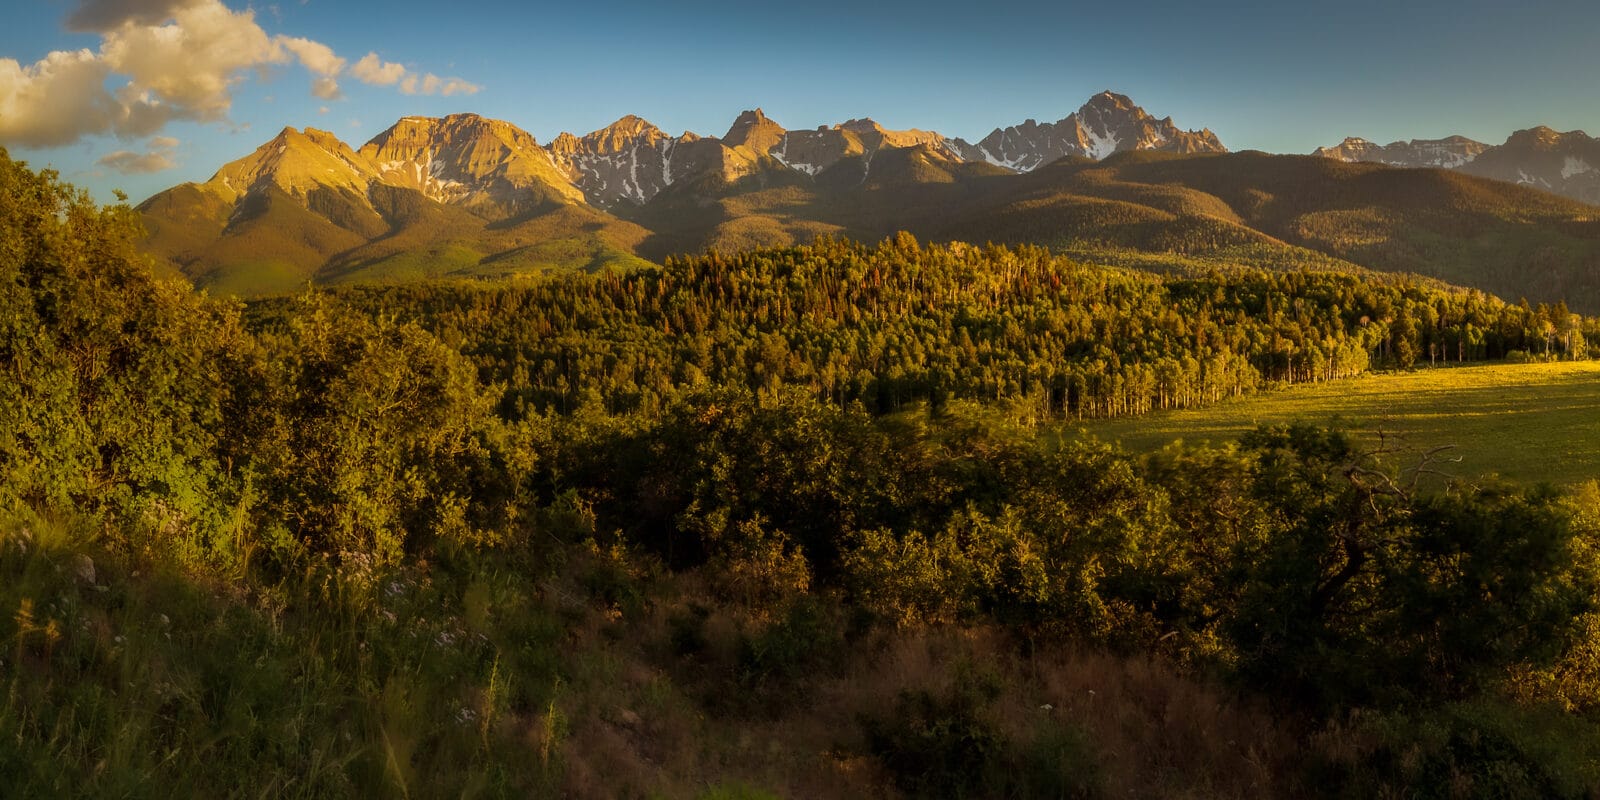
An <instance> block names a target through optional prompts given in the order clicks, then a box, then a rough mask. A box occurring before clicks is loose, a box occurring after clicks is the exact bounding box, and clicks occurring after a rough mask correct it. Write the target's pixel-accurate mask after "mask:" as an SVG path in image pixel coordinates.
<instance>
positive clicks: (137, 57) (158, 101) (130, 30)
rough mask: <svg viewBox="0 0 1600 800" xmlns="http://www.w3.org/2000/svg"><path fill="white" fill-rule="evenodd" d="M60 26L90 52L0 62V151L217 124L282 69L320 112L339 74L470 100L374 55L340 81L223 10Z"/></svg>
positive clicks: (102, 12)
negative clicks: (301, 82) (307, 90)
mask: <svg viewBox="0 0 1600 800" xmlns="http://www.w3.org/2000/svg"><path fill="white" fill-rule="evenodd" d="M68 26H69V27H71V28H72V29H73V30H80V31H92V32H95V33H98V34H100V36H101V44H100V49H99V51H98V52H96V51H91V50H88V49H84V50H78V51H72V52H67V51H57V52H53V53H50V54H49V55H47V56H46V57H45V58H43V59H41V60H39V61H38V62H35V63H33V64H30V65H26V66H24V65H23V64H21V63H19V62H18V61H16V60H14V59H8V58H0V142H6V143H15V144H21V145H24V146H31V147H51V146H60V145H67V144H71V143H73V142H75V141H78V140H79V139H81V138H83V137H85V136H97V135H104V134H115V135H117V136H120V137H124V138H129V137H139V136H148V135H151V134H154V133H156V132H158V131H160V130H161V129H162V128H163V127H164V126H165V125H166V124H167V123H168V122H170V121H172V120H179V119H184V120H197V121H201V122H226V120H227V119H228V112H229V111H230V110H231V108H232V106H233V92H234V90H235V89H236V88H237V87H238V85H239V84H240V83H242V82H244V81H245V80H247V79H248V78H249V76H250V74H251V72H252V71H256V72H258V73H261V74H265V70H266V69H267V68H268V67H271V66H273V65H277V64H284V63H288V62H291V61H298V62H299V63H300V64H301V65H302V66H304V67H305V69H306V70H307V71H308V72H310V73H311V76H312V81H311V94H312V95H314V96H316V97H317V98H320V99H323V100H336V99H339V98H340V97H341V96H342V92H341V91H340V87H339V80H338V79H339V77H340V76H342V75H344V74H345V73H346V72H347V71H348V73H349V74H350V75H352V76H353V77H355V78H356V79H357V80H360V81H362V82H363V83H368V84H373V85H378V86H394V85H396V84H399V88H400V90H401V91H402V92H404V93H406V94H429V95H431V94H442V95H445V96H450V95H456V94H473V93H476V92H477V91H478V89H479V87H478V86H476V85H474V84H471V83H468V82H467V81H464V80H461V79H459V78H440V77H438V76H436V75H433V74H432V73H427V74H422V75H418V74H415V73H412V72H411V71H410V70H408V69H407V68H406V67H405V66H403V65H401V64H396V63H389V62H384V61H383V60H382V59H380V58H379V57H378V55H377V54H376V53H368V54H367V55H366V57H364V58H362V59H361V60H360V61H358V62H356V63H355V64H354V65H349V66H348V70H347V62H346V60H345V59H344V58H341V57H340V56H339V55H338V54H337V53H335V52H334V50H333V49H332V48H331V47H328V46H327V45H325V44H322V43H321V42H317V41H313V40H311V39H306V38H303V37H297V36H285V35H276V36H273V35H269V34H268V33H267V32H266V31H265V30H263V29H262V28H261V26H260V25H259V24H258V23H257V22H256V15H255V12H254V11H251V10H249V9H246V10H243V11H234V10H232V9H230V8H228V7H227V6H226V5H224V4H223V3H222V0H81V2H80V3H79V4H78V7H77V8H76V9H75V10H74V11H73V12H72V13H71V15H70V16H69V18H68ZM108 83H110V84H112V85H111V86H110V87H108V85H107V84H108ZM134 155H138V154H134ZM124 161H126V160H125V159H124V160H122V161H119V162H118V163H124ZM127 163H132V162H127ZM146 163H149V164H153V163H156V162H155V161H149V162H146Z"/></svg>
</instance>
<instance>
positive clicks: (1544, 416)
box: [1081, 361, 1600, 484]
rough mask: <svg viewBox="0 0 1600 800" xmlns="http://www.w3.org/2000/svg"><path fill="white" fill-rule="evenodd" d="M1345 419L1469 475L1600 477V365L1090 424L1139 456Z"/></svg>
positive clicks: (1363, 383) (1352, 386)
mask: <svg viewBox="0 0 1600 800" xmlns="http://www.w3.org/2000/svg"><path fill="white" fill-rule="evenodd" d="M1293 421H1304V422H1313V423H1318V424H1330V423H1336V424H1338V425H1339V426H1340V427H1343V428H1345V429H1346V430H1350V431H1353V432H1357V433H1359V434H1361V435H1363V436H1367V437H1375V436H1376V435H1378V434H1379V433H1380V432H1381V433H1382V434H1384V435H1386V436H1388V435H1398V436H1400V437H1403V439H1404V441H1405V442H1406V443H1407V444H1408V445H1409V446H1411V447H1416V448H1427V447H1433V446H1437V445H1445V444H1451V445H1455V449H1454V450H1453V451H1451V453H1452V456H1453V457H1457V458H1459V459H1460V461H1459V462H1458V463H1455V464H1449V465H1445V466H1444V469H1445V470H1446V471H1448V472H1450V473H1451V474H1454V475H1456V476H1459V477H1474V476H1479V475H1485V474H1489V473H1498V474H1499V475H1501V476H1503V477H1506V478H1510V479H1514V480H1519V481H1528V482H1537V481H1548V482H1550V483H1555V484H1571V483H1577V482H1581V481H1585V480H1589V479H1600V362H1594V361H1588V362H1567V363H1558V364H1494V365H1487V366H1466V367H1446V368H1435V369H1420V370H1417V371H1415V372H1408V373H1384V374H1375V375H1366V376H1363V377H1359V378H1354V379H1351V380H1346V381H1336V382H1332V383H1324V384H1319V385H1314V386H1296V387H1292V388H1290V389H1287V390H1284V391H1281V392H1274V393H1270V394H1263V395H1257V396H1254V397H1247V398H1242V399H1240V400H1237V401H1232V402H1227V403H1222V404H1219V405H1216V406H1212V407H1210V408H1202V409H1193V410H1185V411H1173V412H1163V413H1157V414H1150V415H1147V416H1143V417H1134V418H1126V419H1116V420H1106V421H1096V422H1092V423H1084V424H1083V426H1082V428H1081V429H1082V430H1083V431H1085V432H1087V434H1089V435H1093V436H1096V437H1099V438H1100V439H1103V440H1105V441H1114V442H1121V443H1122V445H1123V446H1124V447H1126V448H1127V449H1129V450H1136V451H1137V450H1153V449H1157V448H1159V447H1161V446H1163V445H1165V444H1167V443H1169V442H1171V441H1173V440H1174V439H1183V440H1184V441H1187V442H1191V443H1199V442H1205V441H1209V442H1212V443H1217V444H1220V443H1223V442H1226V441H1230V440H1232V439H1236V438H1238V436H1239V435H1240V434H1242V433H1244V432H1246V431H1248V430H1251V429H1253V428H1254V427H1255V426H1257V425H1261V424H1279V423H1287V422H1293Z"/></svg>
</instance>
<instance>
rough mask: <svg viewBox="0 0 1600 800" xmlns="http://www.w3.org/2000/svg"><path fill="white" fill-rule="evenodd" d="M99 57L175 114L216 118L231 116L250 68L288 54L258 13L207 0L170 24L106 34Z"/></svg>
mask: <svg viewBox="0 0 1600 800" xmlns="http://www.w3.org/2000/svg"><path fill="white" fill-rule="evenodd" d="M100 58H101V60H103V61H105V62H106V64H107V65H109V66H110V67H111V69H112V70H113V71H114V72H116V73H118V74H121V75H126V76H128V78H129V79H130V80H129V84H128V85H129V86H130V87H133V88H135V89H137V90H138V91H140V92H148V93H150V94H151V95H153V96H154V97H156V98H159V99H160V101H161V103H162V104H163V105H164V106H166V107H168V108H169V109H170V113H171V115H172V116H173V117H174V118H180V119H198V120H203V121H214V120H219V119H222V118H224V117H225V116H226V115H227V112H228V109H229V108H230V107H231V106H232V104H233V92H232V89H233V87H234V86H235V85H236V84H238V83H239V82H240V81H242V80H244V75H243V72H244V71H245V70H246V69H249V68H251V67H260V66H265V65H268V64H276V63H282V62H284V61H287V60H288V54H287V53H286V52H285V49H284V48H283V46H282V44H281V42H280V41H279V40H274V39H273V38H272V37H270V36H268V35H267V32H266V31H264V30H262V29H261V26H260V25H257V24H256V20H255V12H253V11H248V10H247V11H238V12H236V11H232V10H229V9H228V8H227V7H226V6H224V5H222V3H220V2H218V1H217V0H208V2H204V3H201V4H200V5H195V6H191V7H188V8H182V9H179V10H178V11H177V12H176V13H175V14H174V17H173V21H172V22H171V23H169V24H166V25H159V26H155V25H141V24H138V23H135V22H125V23H123V24H122V25H121V26H120V27H118V28H116V29H115V30H112V31H109V32H107V33H106V34H105V41H104V43H102V44H101V46H100Z"/></svg>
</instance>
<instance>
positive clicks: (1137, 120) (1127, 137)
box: [949, 91, 1227, 172]
mask: <svg viewBox="0 0 1600 800" xmlns="http://www.w3.org/2000/svg"><path fill="white" fill-rule="evenodd" d="M949 147H950V148H951V150H952V151H953V152H955V153H957V154H959V155H960V157H961V158H962V159H964V160H966V161H986V162H988V163H990V164H994V165H995V166H999V167H1004V168H1006V169H1010V170H1014V171H1017V172H1029V171H1032V170H1035V169H1038V168H1039V167H1042V166H1044V165H1046V164H1049V163H1051V162H1053V161H1056V160H1058V159H1061V158H1065V157H1067V156H1078V157H1087V158H1093V159H1096V160H1098V159H1103V158H1105V157H1106V156H1109V155H1111V154H1112V153H1120V152H1124V151H1127V150H1165V151H1171V152H1178V153H1225V152H1227V148H1226V147H1223V146H1222V142H1221V141H1220V140H1218V139H1217V135H1216V134H1214V133H1212V132H1211V131H1210V129H1201V130H1198V131H1193V130H1191V131H1185V130H1181V129H1179V128H1178V127H1177V125H1175V124H1174V123H1173V122H1172V118H1171V117H1167V118H1165V119H1159V120H1158V119H1156V118H1154V117H1152V116H1151V115H1150V114H1148V113H1146V112H1145V110H1144V109H1143V108H1140V107H1139V106H1138V105H1136V104H1135V103H1134V102H1133V100H1132V99H1130V98H1129V97H1128V96H1127V95H1121V94H1117V93H1116V92H1111V91H1105V92H1101V93H1100V94H1097V95H1094V96H1093V97H1090V98H1089V100H1088V102H1085V103H1084V104H1083V105H1082V106H1080V107H1079V108H1078V110H1077V111H1075V112H1073V113H1072V114H1069V115H1067V116H1066V117H1065V118H1063V119H1061V120H1059V121H1057V122H1053V123H1052V122H1045V123H1040V122H1038V121H1036V120H1033V119H1028V120H1026V121H1024V122H1023V123H1022V124H1020V125H1014V126H1012V127H1009V128H996V129H995V130H994V131H993V132H992V133H990V134H989V135H988V136H986V137H984V138H983V139H982V140H981V141H979V142H978V143H977V144H971V143H968V142H967V141H965V140H963V139H955V140H952V141H951V142H949Z"/></svg>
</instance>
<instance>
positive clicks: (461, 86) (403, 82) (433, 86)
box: [350, 53, 482, 97]
mask: <svg viewBox="0 0 1600 800" xmlns="http://www.w3.org/2000/svg"><path fill="white" fill-rule="evenodd" d="M350 74H351V75H354V76H355V77H356V79H357V80H359V81H361V82H362V83H370V84H372V85H374V86H394V85H396V84H399V86H400V93H401V94H428V95H432V94H442V95H444V96H445V97H450V96H451V95H457V94H477V93H478V91H479V90H480V89H482V87H480V86H478V85H477V84H474V83H468V82H467V81H464V80H461V79H460V78H441V77H439V76H438V75H435V74H433V73H431V72H429V73H425V74H420V75H419V74H417V73H415V72H412V71H411V70H408V69H406V67H405V65H403V64H396V63H394V62H391V61H384V60H383V59H381V58H379V57H378V54H377V53H368V54H366V55H365V56H362V57H361V60H360V61H357V62H356V63H355V64H354V65H353V66H351V67H350Z"/></svg>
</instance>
